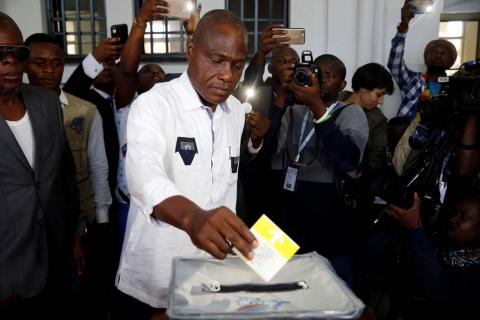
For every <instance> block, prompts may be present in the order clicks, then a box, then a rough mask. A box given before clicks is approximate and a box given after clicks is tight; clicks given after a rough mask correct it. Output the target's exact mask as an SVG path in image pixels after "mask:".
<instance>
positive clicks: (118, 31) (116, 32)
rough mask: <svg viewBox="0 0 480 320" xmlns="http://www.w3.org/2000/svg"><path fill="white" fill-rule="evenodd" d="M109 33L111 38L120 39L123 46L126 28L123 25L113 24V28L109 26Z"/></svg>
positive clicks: (125, 39)
mask: <svg viewBox="0 0 480 320" xmlns="http://www.w3.org/2000/svg"><path fill="white" fill-rule="evenodd" d="M110 31H111V34H112V38H113V37H117V38H120V44H124V43H125V42H127V38H128V26H127V25H126V24H125V23H122V24H114V25H113V26H111V28H110Z"/></svg>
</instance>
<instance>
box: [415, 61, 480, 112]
mask: <svg viewBox="0 0 480 320" xmlns="http://www.w3.org/2000/svg"><path fill="white" fill-rule="evenodd" d="M438 81H439V82H440V83H441V89H440V94H439V95H438V96H436V97H433V98H432V99H431V100H430V101H428V103H426V104H425V105H423V106H420V108H421V110H422V111H424V112H431V113H432V114H436V115H437V116H438V115H442V116H449V115H450V114H451V113H458V112H460V111H480V59H477V60H472V61H468V62H465V63H464V64H462V65H461V66H460V68H459V70H458V72H456V73H454V74H453V75H451V76H450V77H441V78H439V79H438ZM427 109H430V110H427Z"/></svg>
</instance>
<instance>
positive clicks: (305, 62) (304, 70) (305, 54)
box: [293, 50, 322, 87]
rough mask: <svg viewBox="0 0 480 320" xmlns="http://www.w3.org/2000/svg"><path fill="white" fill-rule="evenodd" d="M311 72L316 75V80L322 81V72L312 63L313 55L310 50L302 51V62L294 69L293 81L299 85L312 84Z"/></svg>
mask: <svg viewBox="0 0 480 320" xmlns="http://www.w3.org/2000/svg"><path fill="white" fill-rule="evenodd" d="M312 73H314V74H315V75H316V76H317V79H318V82H319V83H320V82H322V72H321V71H320V70H319V69H318V67H317V66H316V65H315V63H313V55H312V51H310V50H303V51H302V62H301V63H300V64H297V65H296V66H295V69H294V76H293V81H294V82H295V83H296V84H298V85H300V86H307V87H309V86H311V85H312V78H311V77H312Z"/></svg>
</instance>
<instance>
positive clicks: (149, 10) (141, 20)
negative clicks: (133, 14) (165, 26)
mask: <svg viewBox="0 0 480 320" xmlns="http://www.w3.org/2000/svg"><path fill="white" fill-rule="evenodd" d="M167 13H168V2H167V1H163V0H147V1H145V2H144V3H143V5H142V8H141V9H140V12H139V13H138V16H137V23H138V24H140V25H141V26H144V25H145V24H146V23H147V22H148V21H151V20H153V19H159V18H161V17H163V16H165V15H166V14H167Z"/></svg>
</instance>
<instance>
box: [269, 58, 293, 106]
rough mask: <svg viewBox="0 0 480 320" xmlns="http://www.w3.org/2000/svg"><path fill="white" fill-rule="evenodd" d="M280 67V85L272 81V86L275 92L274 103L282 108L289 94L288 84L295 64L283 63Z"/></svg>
mask: <svg viewBox="0 0 480 320" xmlns="http://www.w3.org/2000/svg"><path fill="white" fill-rule="evenodd" d="M280 68H281V69H280V86H277V85H276V84H275V82H273V83H272V86H273V89H274V90H275V93H276V95H275V97H274V104H275V106H276V107H277V108H280V109H282V108H283V107H285V105H286V103H287V102H288V100H289V99H290V96H291V92H290V87H289V86H290V83H291V82H292V79H293V73H294V68H295V64H293V63H290V64H284V65H282V66H281V67H280Z"/></svg>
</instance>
